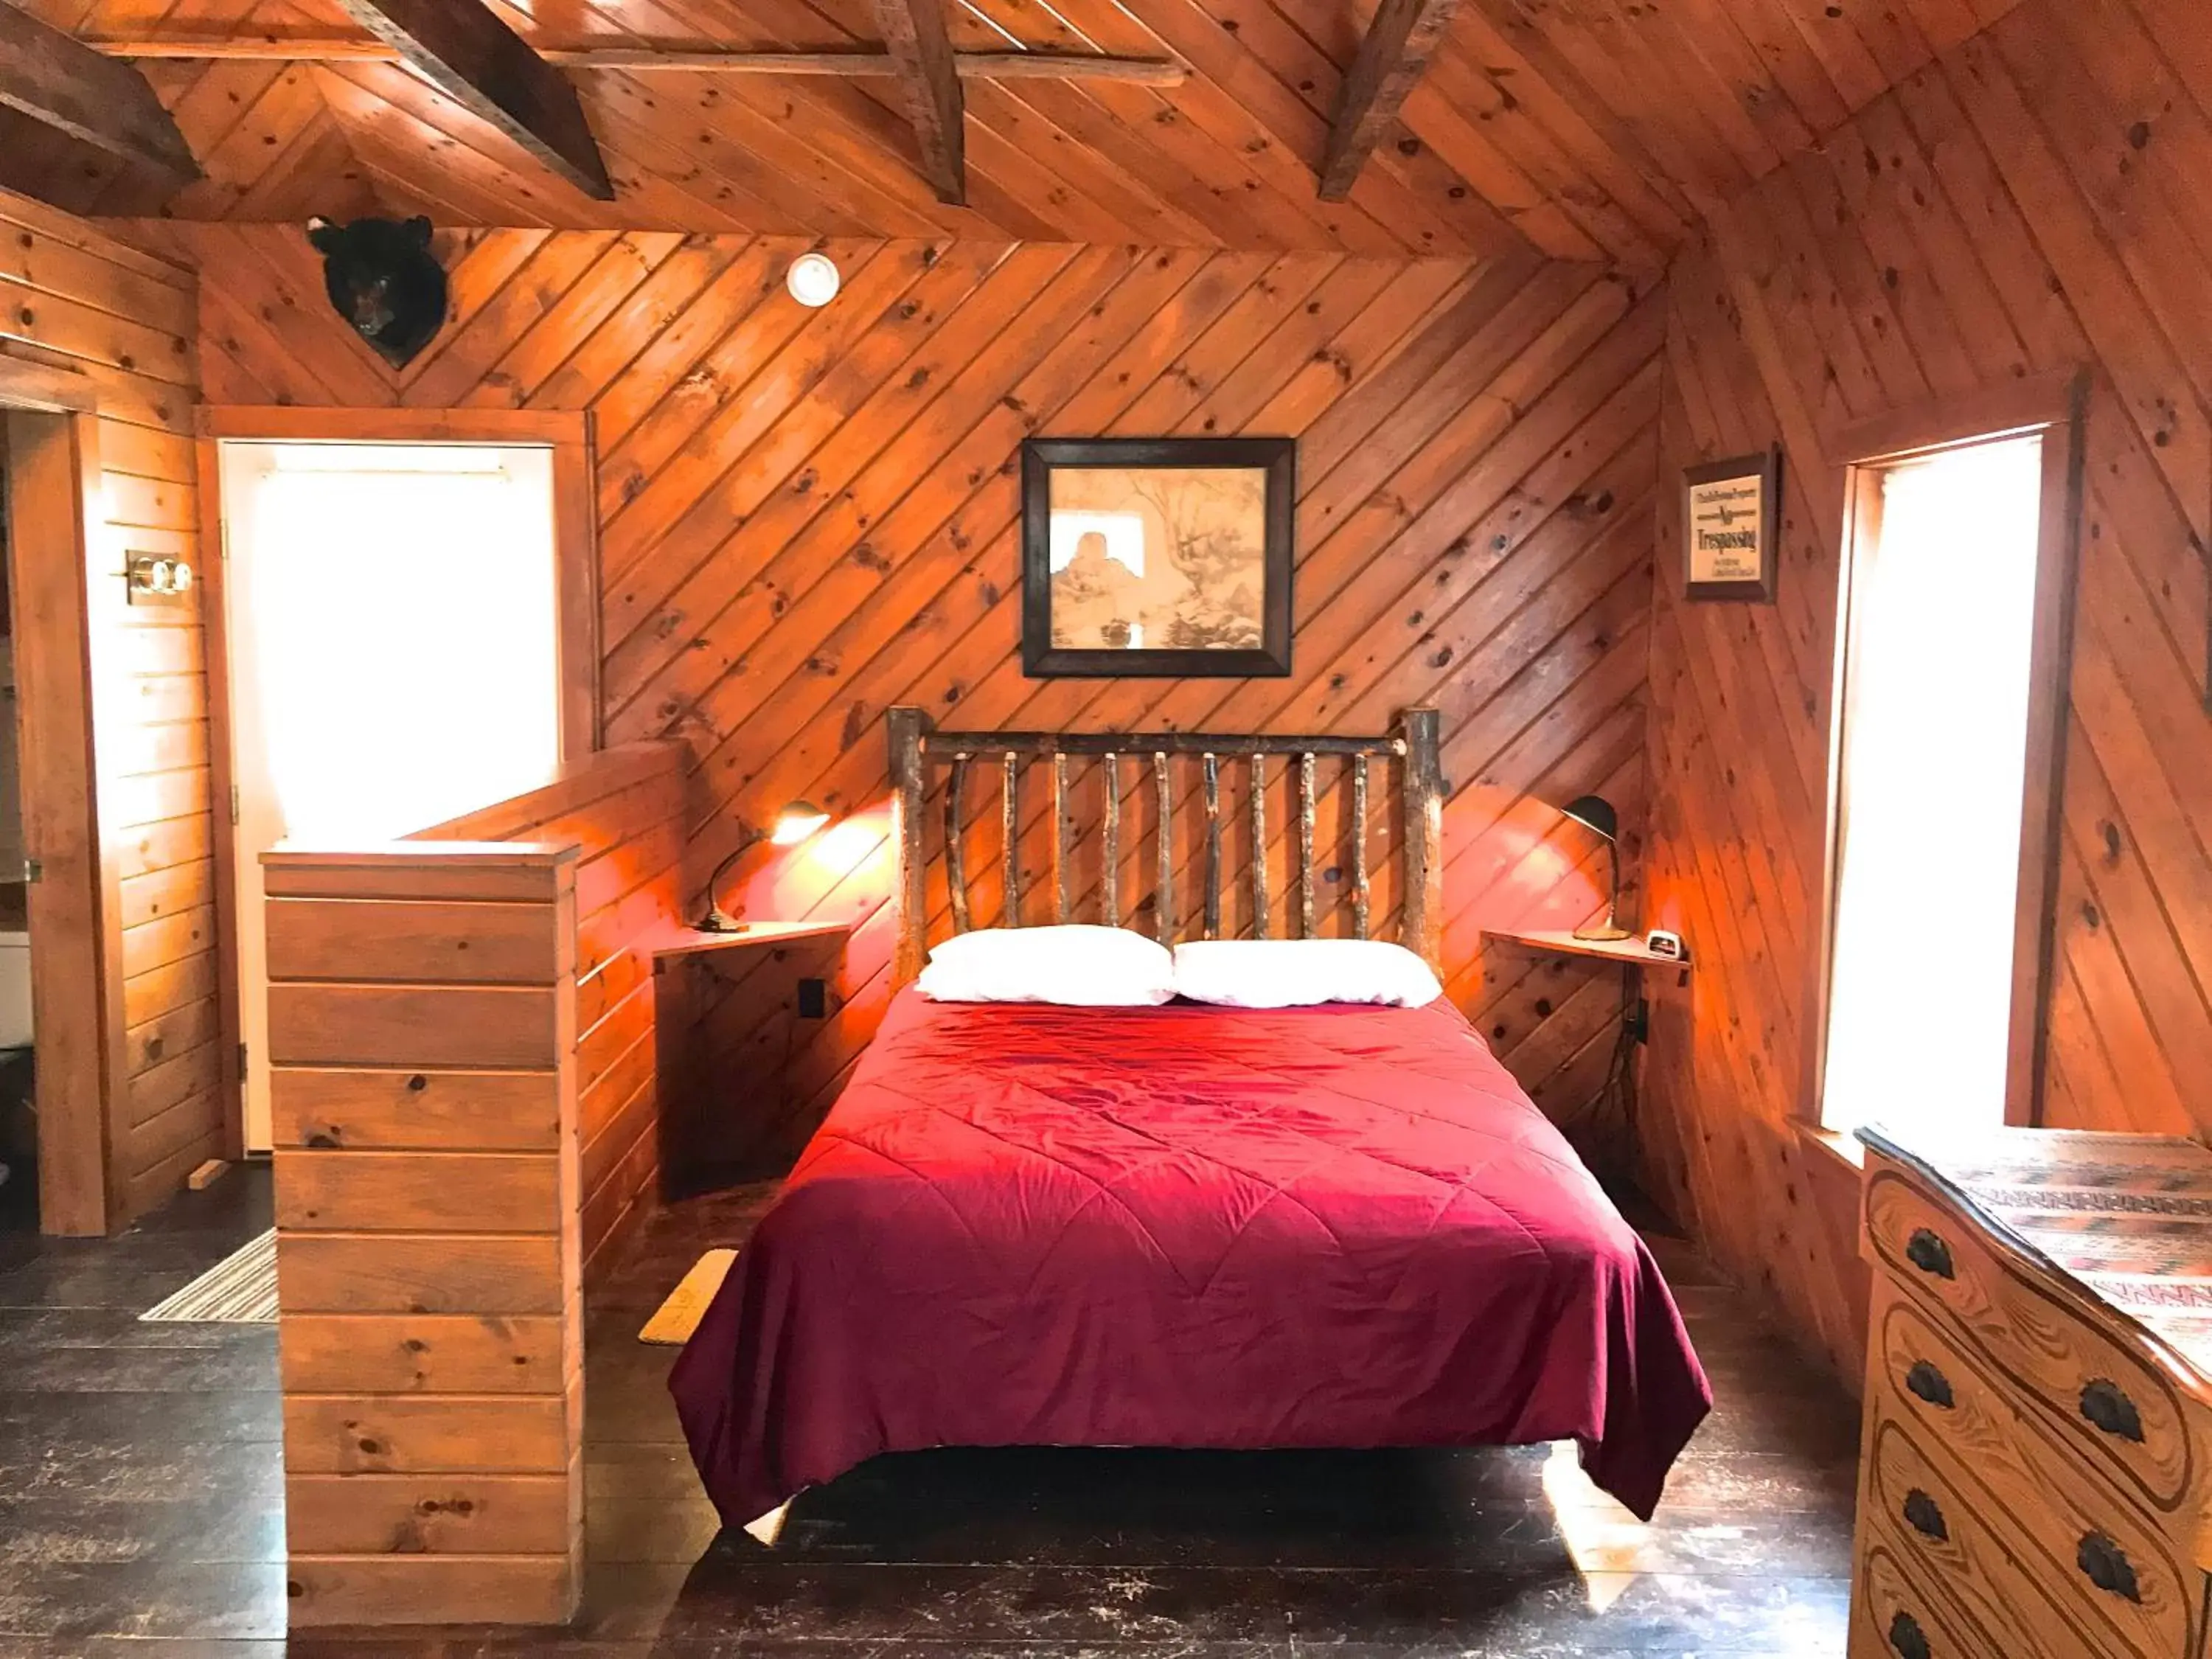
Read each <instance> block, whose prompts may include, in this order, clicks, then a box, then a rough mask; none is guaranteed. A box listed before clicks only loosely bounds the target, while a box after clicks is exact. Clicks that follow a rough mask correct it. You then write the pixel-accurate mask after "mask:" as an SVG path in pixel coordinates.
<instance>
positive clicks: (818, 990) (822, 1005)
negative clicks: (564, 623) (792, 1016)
mask: <svg viewBox="0 0 2212 1659" xmlns="http://www.w3.org/2000/svg"><path fill="white" fill-rule="evenodd" d="M828 1014H829V985H828V983H827V982H826V981H823V980H818V979H802V980H801V981H799V1018H801V1019H821V1018H825V1017H826V1016H827V1015H828Z"/></svg>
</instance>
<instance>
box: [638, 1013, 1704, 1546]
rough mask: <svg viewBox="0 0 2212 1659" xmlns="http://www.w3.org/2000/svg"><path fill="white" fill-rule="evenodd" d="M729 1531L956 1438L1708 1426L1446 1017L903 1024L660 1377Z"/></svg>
mask: <svg viewBox="0 0 2212 1659" xmlns="http://www.w3.org/2000/svg"><path fill="white" fill-rule="evenodd" d="M670 1388H671V1391H672V1392H673V1393H674V1395H675V1396H676V1403H677V1408H678V1414H679V1415H680V1416H681V1417H682V1419H683V1421H684V1433H685V1436H686V1437H687V1438H688V1439H689V1440H690V1445H691V1453H692V1456H693V1457H694V1459H695V1460H696V1462H697V1463H698V1466H699V1471H700V1474H701V1475H702V1478H703V1479H704V1480H705V1481H706V1485H707V1490H708V1492H709V1493H710V1494H711V1495H712V1497H713V1498H714V1502H715V1504H716V1506H717V1507H718V1508H719V1509H720V1511H721V1513H722V1516H723V1517H724V1519H725V1520H726V1521H728V1522H731V1523H732V1524H733V1525H742V1524H744V1523H745V1522H750V1521H752V1520H754V1519H755V1518H757V1517H758V1516H761V1515H763V1514H764V1513H765V1512H767V1511H768V1510H771V1509H773V1508H775V1506H776V1505H777V1504H781V1503H782V1502H783V1501H784V1500H785V1499H787V1498H790V1497H791V1496H792V1495H793V1493H795V1492H799V1490H800V1489H801V1488H803V1487H805V1486H811V1485H813V1484H815V1483H817V1482H819V1481H824V1480H830V1479H832V1478H833V1477H835V1476H836V1475H838V1474H842V1473H843V1472H844V1471H845V1470H847V1469H849V1468H853V1467H854V1465H855V1464H858V1463H860V1462H862V1461H863V1460H864V1459H866V1458H868V1457H870V1456H872V1455H874V1454H876V1453H878V1452H884V1451H895V1450H911V1449H919V1448H922V1447H927V1446H937V1445H1015V1444H1050V1445H1087V1446H1092V1445H1145V1446H1204V1447H1236V1448H1259V1447H1284V1446H1346V1447H1376V1446H1408V1445H1419V1446H1450V1445H1470V1444H1490V1443H1528V1442H1533V1441H1542V1440H1559V1439H1566V1438H1570V1437H1571V1438H1573V1439H1576V1440H1577V1441H1579V1442H1580V1443H1582V1449H1583V1464H1584V1466H1585V1468H1588V1469H1589V1473H1590V1474H1591V1476H1592V1477H1593V1478H1594V1479H1595V1480H1596V1481H1597V1483H1598V1484H1599V1485H1601V1486H1604V1487H1605V1488H1606V1489H1607V1490H1608V1491H1610V1492H1613V1494H1614V1495H1615V1496H1616V1497H1618V1498H1620V1500H1621V1501H1622V1502H1623V1503H1624V1504H1626V1505H1627V1506H1628V1507H1629V1508H1630V1509H1632V1510H1635V1511H1637V1513H1638V1514H1639V1515H1642V1516H1647V1517H1648V1516H1649V1515H1650V1511H1651V1510H1652V1508H1653V1506H1654V1505H1655V1504H1656V1503H1657V1502H1658V1500H1659V1494H1660V1491H1661V1487H1662V1484H1663V1482H1664V1480H1665V1478H1666V1474H1667V1470H1668V1466H1669V1465H1670V1464H1671V1463H1672V1462H1674V1457H1675V1455H1676V1454H1677V1453H1678V1452H1680V1450H1681V1449H1682V1447H1683V1445H1684V1444H1685V1443H1686V1442H1687V1441H1688V1439H1689V1437H1690V1434H1691V1432H1692V1430H1694V1429H1695V1428H1696V1427H1697V1425H1698V1424H1699V1421H1700V1420H1701V1419H1703V1418H1704V1417H1705V1413H1706V1411H1707V1410H1708V1409H1709V1408H1710V1407H1711V1393H1710V1392H1709V1390H1708V1389H1707V1388H1706V1384H1705V1374H1704V1372H1703V1371H1702V1370H1700V1369H1699V1364H1698V1360H1697V1356H1696V1355H1695V1354H1694V1353H1693V1352H1692V1351H1691V1348H1690V1344H1689V1340H1688V1338H1687V1337H1686V1335H1685V1334H1684V1333H1683V1330H1682V1325H1681V1321H1680V1317H1679V1316H1677V1314H1676V1312H1675V1310H1674V1299H1673V1297H1670V1296H1669V1295H1668V1290H1667V1286H1666V1284H1665V1282H1664V1281H1663V1280H1662V1279H1661V1278H1660V1275H1659V1270H1658V1268H1657V1267H1656V1265H1655V1264H1654V1263H1653V1261H1652V1260H1651V1257H1650V1254H1649V1253H1648V1252H1647V1251H1646V1250H1645V1249H1644V1244H1643V1242H1642V1241H1641V1240H1640V1239H1638V1237H1636V1235H1635V1234H1634V1233H1633V1232H1632V1231H1630V1229H1629V1227H1628V1225H1627V1223H1626V1222H1625V1221H1624V1220H1622V1218H1621V1217H1620V1213H1619V1212H1617V1211H1616V1210H1615V1209H1614V1208H1613V1206H1612V1204H1611V1203H1610V1202H1609V1201H1608V1200H1607V1199H1606V1197H1605V1195H1604V1194H1602V1193H1601V1191H1600V1190H1599V1188H1598V1186H1597V1183H1596V1182H1595V1181H1594V1180H1592V1179H1591V1177H1590V1176H1589V1174H1588V1173H1587V1172H1586V1171H1585V1170H1583V1166H1582V1164H1580V1163H1579V1162H1578V1161H1577V1158H1576V1157H1575V1155H1574V1153H1573V1152H1572V1151H1571V1150H1570V1148H1569V1147H1568V1146H1567V1144H1566V1142H1565V1140H1564V1139H1562V1138H1561V1137H1560V1135H1559V1133H1558V1131H1557V1130H1555V1129H1554V1128H1553V1127H1552V1126H1551V1125H1550V1124H1549V1123H1548V1122H1547V1121H1545V1119H1544V1117H1543V1116H1542V1115H1541V1114H1540V1113H1539V1112H1538V1111H1537V1110H1536V1109H1535V1108H1534V1106H1533V1105H1532V1104H1530V1103H1529V1101H1528V1097H1527V1096H1526V1095H1524V1094H1523V1093H1522V1091H1521V1090H1520V1088H1519V1087H1518V1085H1516V1084H1515V1083H1514V1082H1513V1080H1512V1079H1511V1078H1510V1077H1509V1076H1508V1075H1507V1074H1506V1073H1505V1070H1504V1067H1503V1066H1500V1065H1499V1064H1498V1061H1497V1060H1495V1059H1494V1058H1492V1055H1491V1054H1490V1051H1489V1050H1488V1049H1487V1048H1486V1047H1485V1046H1484V1045H1483V1043H1482V1041H1481V1039H1480V1038H1479V1037H1478V1036H1476V1035H1475V1034H1474V1030H1472V1029H1471V1028H1470V1027H1469V1026H1468V1023H1467V1022H1466V1020H1465V1019H1463V1018H1462V1017H1461V1016H1460V1015H1459V1014H1458V1013H1457V1012H1455V1010H1453V1009H1452V1008H1451V1007H1450V1006H1449V1005H1448V1004H1445V1003H1443V1002H1438V1003H1436V1004H1432V1005H1431V1006H1429V1007H1426V1008H1419V1009H1389V1008H1354V1007H1349V1006H1329V1007H1323V1008H1304V1009H1288V1010H1283V1011H1280V1012H1243V1011H1238V1010H1231V1009H1225V1008H1213V1007H1206V1006H1197V1005H1190V1004H1180V1003H1178V1004H1173V1005H1170V1006H1168V1007H1165V1008H1146V1009H1073V1008H1059V1007H1047V1006H1029V1005H1020V1006H1015V1005H996V1006H974V1005H959V1006H952V1005H945V1004H936V1003H930V1002H926V1001H924V1000H921V998H919V997H917V996H915V994H913V993H912V992H908V993H905V994H902V996H900V997H899V998H898V999H897V1000H896V1002H895V1003H894V1004H893V1006H892V1007H891V1010H890V1014H889V1016H888V1017H887V1018H885V1020H884V1025H883V1029H882V1030H881V1032H880V1033H879V1034H878V1036H877V1038H876V1040H875V1042H874V1044H873V1045H872V1047H871V1048H869V1050H868V1052H867V1054H866V1056H865V1057H864V1058H863V1060H861V1062H860V1066H859V1067H858V1069H857V1070H856V1071H855V1073H854V1077H853V1079H852V1082H851V1084H850V1085H849V1086H848V1088H847V1089H846V1091H845V1093H844V1096H843V1097H842V1099H840V1100H839V1101H838V1103H837V1104H836V1107H835V1109H832V1111H831V1112H830V1114H829V1118H828V1120H827V1121H825V1122H824V1123H823V1126H822V1127H821V1129H820V1131H819V1132H818V1133H817V1134H816V1135H815V1137H814V1139H813V1140H812V1142H811V1144H810V1145H809V1146H807V1148H806V1151H805V1154H804V1155H803V1156H802V1157H801V1158H800V1159H799V1165H798V1168H797V1169H796V1170H794V1172H793V1175H792V1176H791V1179H790V1182H789V1183H788V1185H787V1187H786V1188H785V1189H784V1191H783V1193H782V1194H781V1197H780V1198H779V1199H778V1200H776V1202H775V1206H773V1207H772V1208H771V1209H770V1210H769V1212H768V1214H767V1215H766V1216H765V1217H763V1219H762V1221H761V1223H760V1225H759V1228H758V1230H757V1231H756V1232H755V1233H754V1235H753V1237H752V1238H751V1240H750V1243H747V1244H746V1246H745V1247H744V1250H743V1252H742V1253H741V1254H740V1255H739V1256H738V1265H737V1267H736V1268H735V1269H734V1270H733V1271H732V1273H731V1274H730V1276H729V1279H727V1280H726V1282H725V1284H724V1285H723V1286H722V1289H721V1291H720V1294H719V1295H718V1296H717V1297H715V1298H714V1304H713V1306H712V1307H711V1308H710V1309H709V1310H708V1313H707V1316H706V1317H705V1319H704V1321H703V1322H702V1323H701V1325H700V1327H699V1329H698V1331H697V1333H696V1334H695V1335H694V1336H693V1337H692V1339H691V1340H690V1344H689V1345H688V1346H686V1347H685V1349H684V1352H683V1354H682V1356H681V1357H680V1358H678V1362H677V1364H676V1368H675V1370H674V1372H673V1374H672V1376H671V1380H670Z"/></svg>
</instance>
